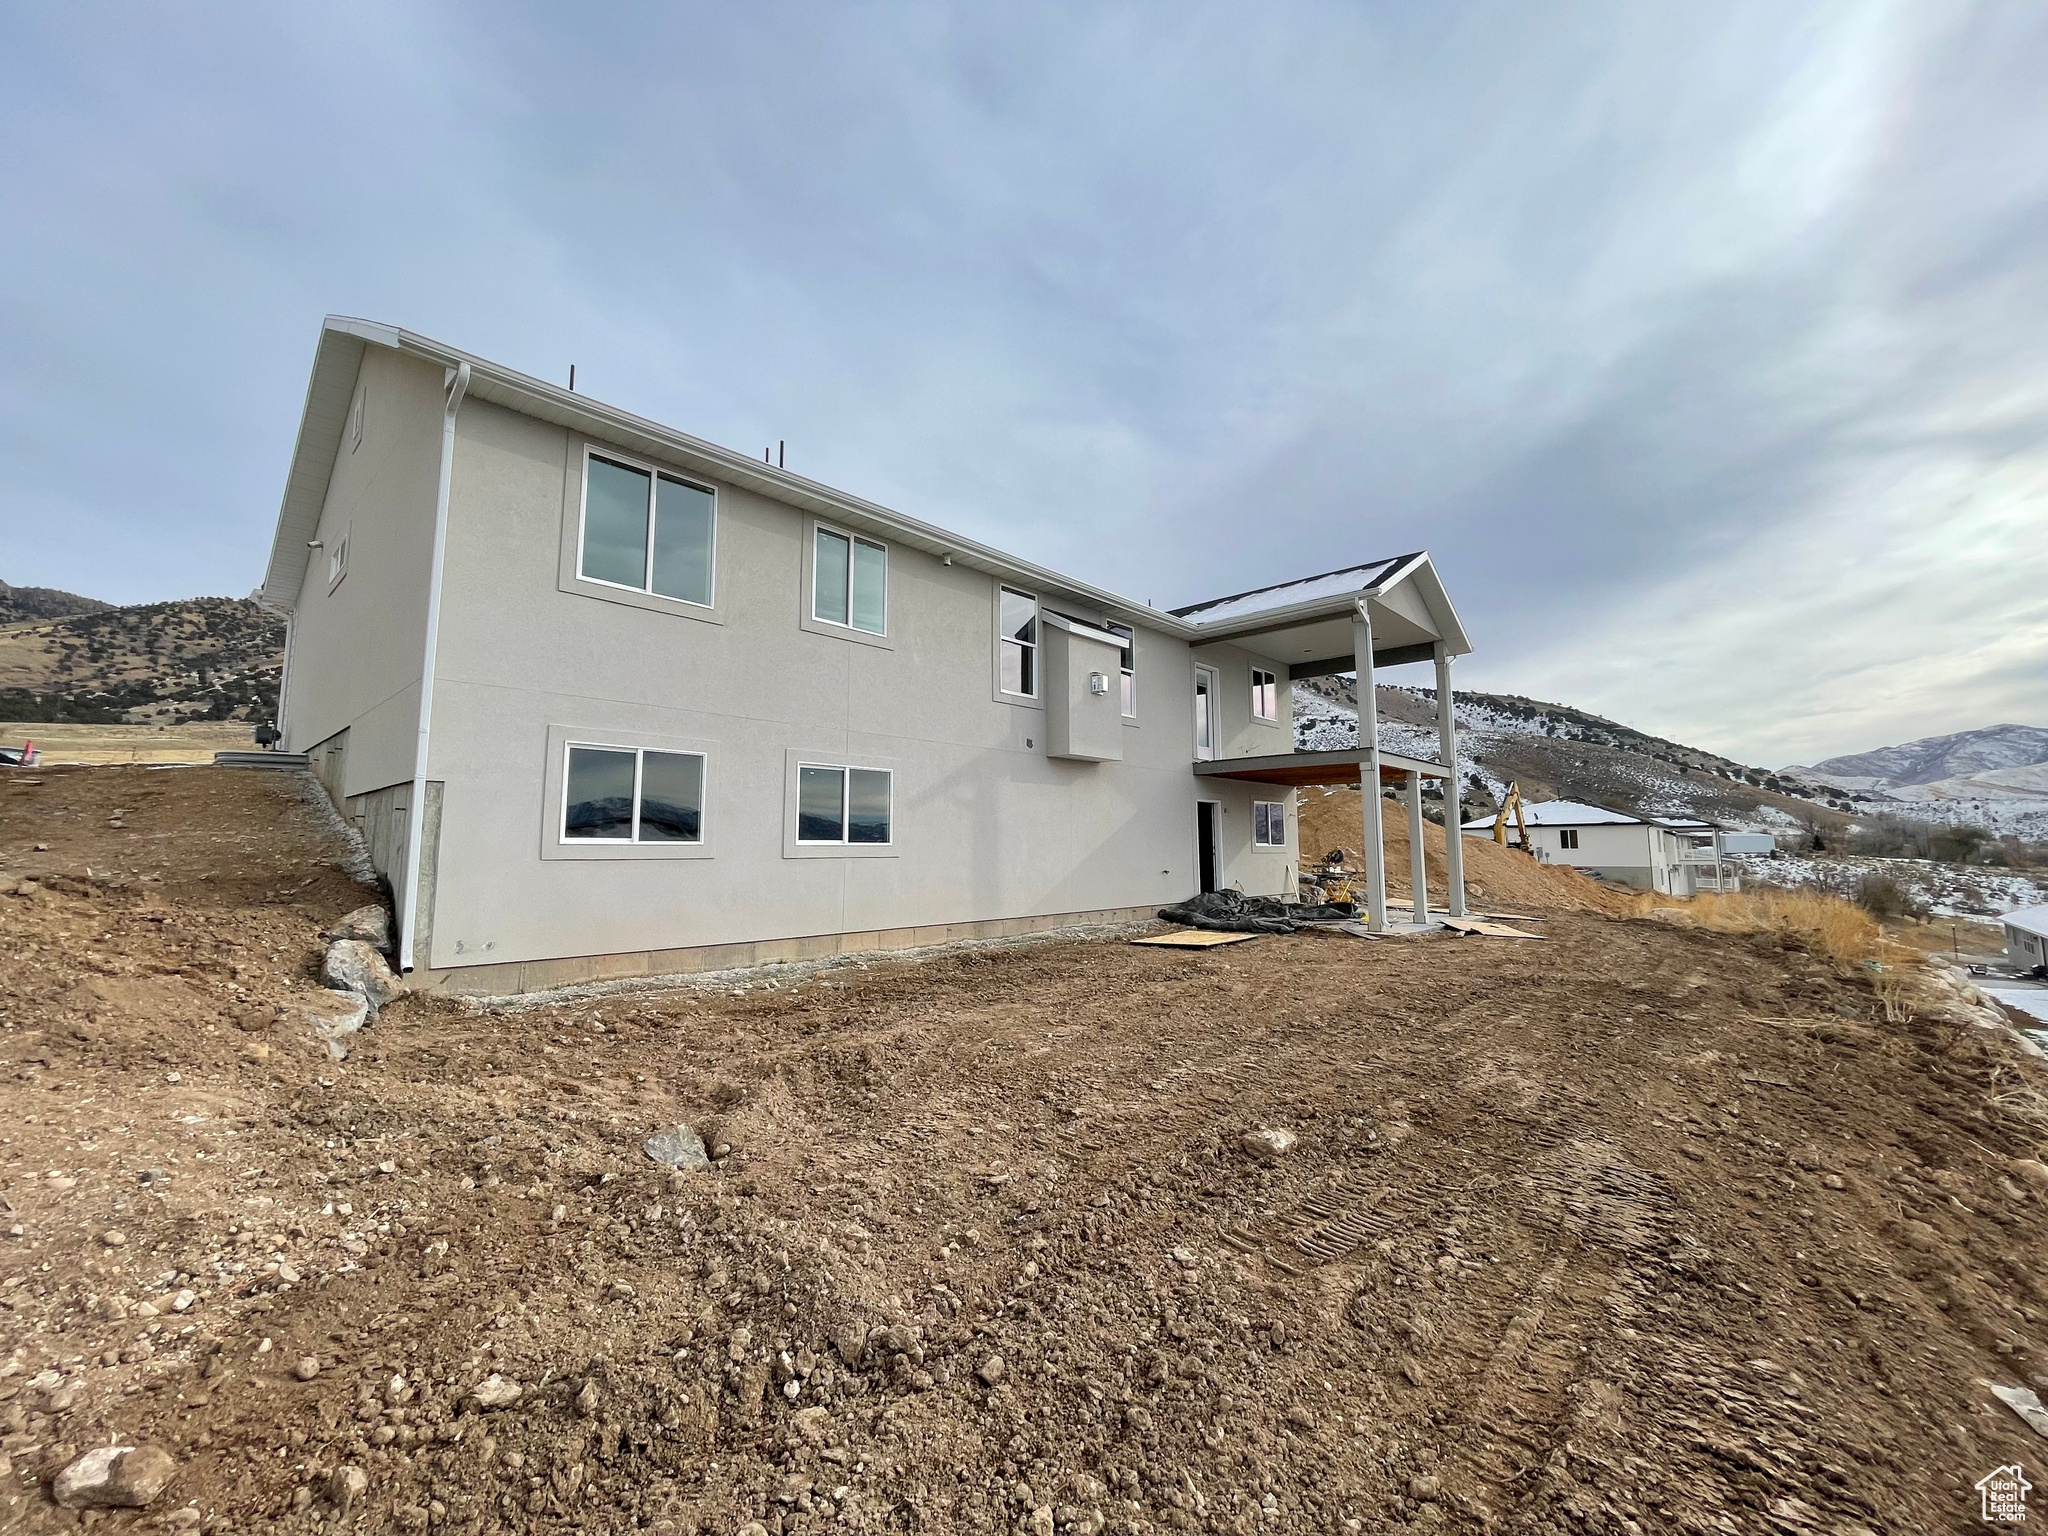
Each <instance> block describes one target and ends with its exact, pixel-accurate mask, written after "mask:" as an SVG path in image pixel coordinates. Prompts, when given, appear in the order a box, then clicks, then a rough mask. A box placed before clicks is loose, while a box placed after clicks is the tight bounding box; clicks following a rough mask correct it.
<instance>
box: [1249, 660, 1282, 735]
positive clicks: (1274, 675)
mask: <svg viewBox="0 0 2048 1536" xmlns="http://www.w3.org/2000/svg"><path fill="white" fill-rule="evenodd" d="M1251 674H1252V718H1253V719H1254V720H1256V721H1258V722H1259V724H1261V725H1276V724H1278V723H1279V720H1280V674H1279V672H1278V671H1276V670H1274V669H1273V668H1270V667H1253V668H1252V669H1251ZM1261 677H1266V678H1270V679H1271V680H1272V685H1273V713H1271V714H1270V715H1266V714H1261V713H1260V712H1259V679H1260V678H1261Z"/></svg>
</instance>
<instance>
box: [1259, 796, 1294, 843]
mask: <svg viewBox="0 0 2048 1536" xmlns="http://www.w3.org/2000/svg"><path fill="white" fill-rule="evenodd" d="M1252 846H1253V847H1254V848H1285V847H1286V846H1287V802H1286V801H1284V800H1254V801H1253V802H1252Z"/></svg>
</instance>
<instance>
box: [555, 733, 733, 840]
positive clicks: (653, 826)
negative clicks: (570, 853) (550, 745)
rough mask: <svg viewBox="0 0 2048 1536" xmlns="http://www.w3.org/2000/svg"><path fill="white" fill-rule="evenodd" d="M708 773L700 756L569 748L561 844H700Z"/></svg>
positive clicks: (579, 744) (591, 745)
mask: <svg viewBox="0 0 2048 1536" xmlns="http://www.w3.org/2000/svg"><path fill="white" fill-rule="evenodd" d="M705 766H706V765H705V758H704V754H703V753H702V752H662V751H656V750H654V749H652V748H649V747H627V746H618V745H615V744H612V743H609V742H593V741H571V742H567V743H565V744H564V746H563V748H562V820H561V841H562V842H563V843H565V844H569V843H577V844H580V843H622V844H631V843H701V842H703V841H704V779H705Z"/></svg>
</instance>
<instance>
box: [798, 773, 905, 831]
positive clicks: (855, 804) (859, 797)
mask: <svg viewBox="0 0 2048 1536" xmlns="http://www.w3.org/2000/svg"><path fill="white" fill-rule="evenodd" d="M895 796H896V775H895V774H894V773H892V772H891V771H890V770H889V769H887V768H860V767H856V766H853V765H852V764H848V763H798V764H797V765H796V840H797V843H798V844H799V845H800V846H802V847H806V848H816V847H848V848H886V847H888V846H889V845H890V844H891V843H893V842H894V841H895V826H894V821H895Z"/></svg>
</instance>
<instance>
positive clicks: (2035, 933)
mask: <svg viewBox="0 0 2048 1536" xmlns="http://www.w3.org/2000/svg"><path fill="white" fill-rule="evenodd" d="M1999 921H2000V922H2002V923H2004V924H2005V959H2006V963H2007V964H2008V965H2010V966H2011V967H2012V968H2013V969H2014V970H2016V971H2031V970H2032V969H2033V968H2034V967H2035V966H2037V965H2048V907H2021V908H2020V909H2019V910H2018V911H2015V912H2008V913H2006V914H2005V916H2004V917H2002V918H2000V919H1999Z"/></svg>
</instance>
